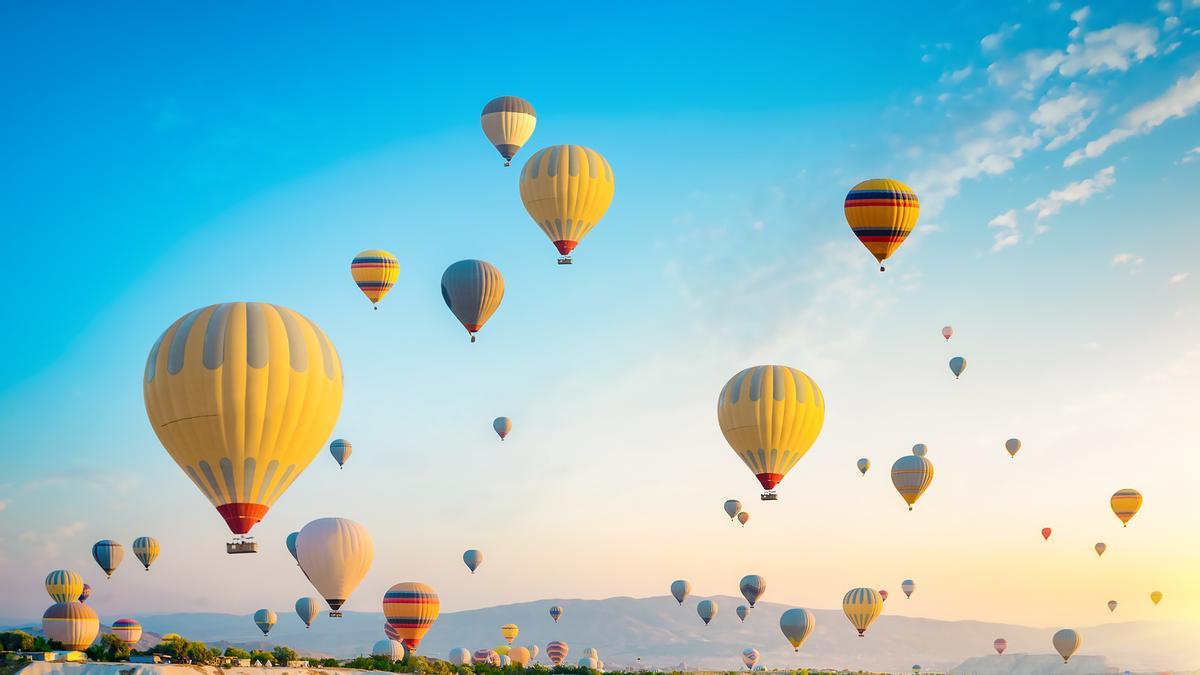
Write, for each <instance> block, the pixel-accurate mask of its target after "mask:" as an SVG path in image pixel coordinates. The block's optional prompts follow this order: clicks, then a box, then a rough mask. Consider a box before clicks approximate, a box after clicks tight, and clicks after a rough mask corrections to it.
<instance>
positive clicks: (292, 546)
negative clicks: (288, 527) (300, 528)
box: [285, 532, 300, 565]
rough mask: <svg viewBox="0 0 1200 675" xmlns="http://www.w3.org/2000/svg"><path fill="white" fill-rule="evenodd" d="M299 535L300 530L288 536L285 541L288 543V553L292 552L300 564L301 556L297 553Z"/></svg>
mask: <svg viewBox="0 0 1200 675" xmlns="http://www.w3.org/2000/svg"><path fill="white" fill-rule="evenodd" d="M299 537H300V533H299V532H293V533H291V534H289V535H288V536H287V540H286V542H285V543H286V544H287V550H288V553H291V554H292V558H293V559H294V560H295V561H296V564H297V565H299V564H300V556H298V555H296V539H298V538H299Z"/></svg>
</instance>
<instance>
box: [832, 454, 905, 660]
mask: <svg viewBox="0 0 1200 675" xmlns="http://www.w3.org/2000/svg"><path fill="white" fill-rule="evenodd" d="M910 456H911V455H910ZM882 611H883V598H881V597H879V592H878V591H876V590H875V589H873V588H865V587H862V588H852V589H850V590H849V591H848V592H847V593H846V595H845V597H843V598H842V612H844V613H845V614H846V618H847V619H849V620H850V624H851V625H853V626H854V628H855V629H856V630H857V631H858V635H859V636H860V637H861V636H862V635H863V633H865V632H866V631H867V628H869V627H870V626H871V623H872V622H873V621H875V619H876V618H878V617H879V614H880V613H881V612H882Z"/></svg>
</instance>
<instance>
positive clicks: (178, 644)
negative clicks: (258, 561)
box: [0, 630, 339, 668]
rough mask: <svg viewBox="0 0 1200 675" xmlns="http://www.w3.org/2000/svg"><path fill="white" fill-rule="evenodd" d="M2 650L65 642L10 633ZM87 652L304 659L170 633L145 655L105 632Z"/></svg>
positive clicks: (206, 661)
mask: <svg viewBox="0 0 1200 675" xmlns="http://www.w3.org/2000/svg"><path fill="white" fill-rule="evenodd" d="M0 649H2V650H3V651H10V652H54V651H62V650H63V649H64V647H63V645H62V644H61V643H59V642H55V641H54V640H49V639H47V638H45V637H42V636H33V635H30V634H29V633H26V632H25V631H22V630H10V631H5V632H2V633H0ZM85 653H86V654H87V656H88V658H89V659H91V660H93V661H127V660H129V657H130V656H132V655H134V654H138V655H144V654H160V655H163V656H169V657H171V660H172V661H176V662H183V661H190V662H192V663H195V664H199V665H216V664H217V663H219V662H220V660H221V657H222V656H227V657H230V658H235V659H250V660H251V661H257V662H259V663H266V662H268V661H270V662H271V663H273V664H278V665H283V664H285V663H287V662H288V661H295V660H297V659H299V658H300V656H299V655H298V654H297V653H296V650H294V649H292V648H291V647H288V646H286V645H279V646H277V647H275V648H274V649H272V650H271V651H264V650H261V649H255V650H251V651H246V650H245V649H238V648H237V647H228V648H226V649H225V651H224V653H222V652H220V651H219V650H216V649H212V648H210V647H209V646H208V645H206V644H204V643H203V642H195V641H192V640H188V639H187V638H185V637H183V636H182V635H179V634H178V633H167V634H166V635H164V636H163V638H162V642H160V643H158V644H157V645H154V646H153V647H151V648H150V649H149V650H148V651H145V652H140V651H137V650H132V649H130V648H129V646H128V645H126V644H125V643H124V642H121V641H120V640H119V639H117V636H115V635H113V634H111V633H105V634H104V635H101V636H100V639H99V640H97V641H96V642H93V643H92V645H91V646H89V647H88V648H87V649H86V650H85ZM310 662H311V663H313V664H314V665H318V666H324V667H328V668H333V667H337V666H338V665H339V662H338V660H337V659H310Z"/></svg>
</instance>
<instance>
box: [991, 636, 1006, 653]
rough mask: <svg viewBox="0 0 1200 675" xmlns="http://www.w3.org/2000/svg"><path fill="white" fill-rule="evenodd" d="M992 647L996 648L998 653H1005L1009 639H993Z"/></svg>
mask: <svg viewBox="0 0 1200 675" xmlns="http://www.w3.org/2000/svg"><path fill="white" fill-rule="evenodd" d="M992 649H995V650H996V653H997V654H1003V653H1004V650H1005V649H1008V640H1005V639H1004V638H996V639H995V640H993V641H992Z"/></svg>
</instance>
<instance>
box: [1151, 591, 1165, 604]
mask: <svg viewBox="0 0 1200 675" xmlns="http://www.w3.org/2000/svg"><path fill="white" fill-rule="evenodd" d="M1162 599H1163V594H1162V591H1152V592H1151V593H1150V602H1153V603H1154V604H1156V605H1157V604H1158V603H1159V601H1160V600H1162Z"/></svg>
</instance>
